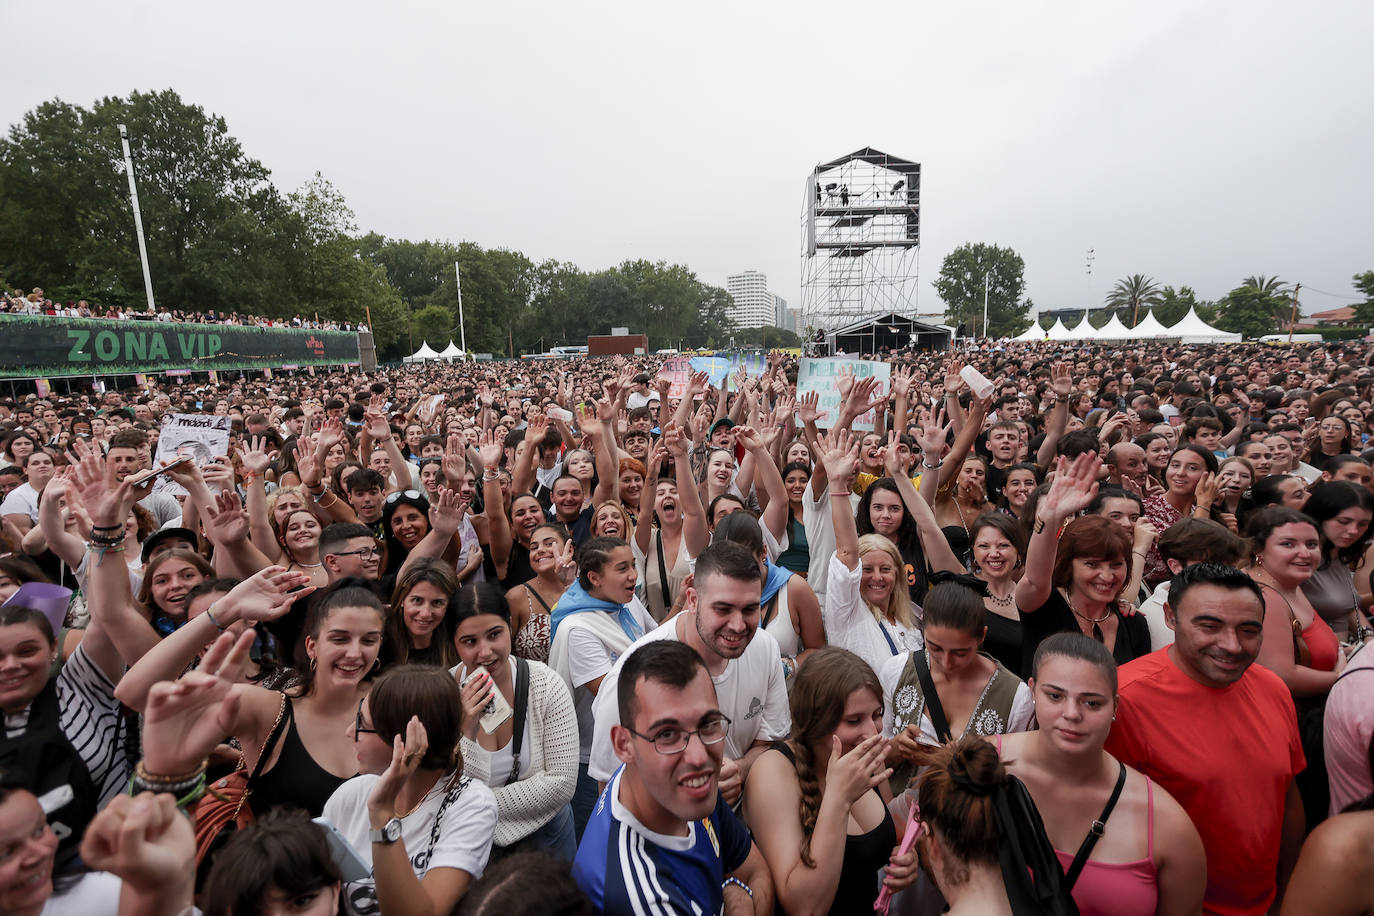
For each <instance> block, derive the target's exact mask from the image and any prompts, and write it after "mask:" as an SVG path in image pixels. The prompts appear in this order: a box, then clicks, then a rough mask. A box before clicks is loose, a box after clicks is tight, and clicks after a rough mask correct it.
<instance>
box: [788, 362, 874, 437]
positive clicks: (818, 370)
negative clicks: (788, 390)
mask: <svg viewBox="0 0 1374 916" xmlns="http://www.w3.org/2000/svg"><path fill="white" fill-rule="evenodd" d="M845 366H848V367H849V368H850V369H852V370H853V371H854V378H855V380H856V381H857V380H858V379H862V378H868V377H869V376H876V377H877V378H878V380H879V381H878V387H877V388H875V389H873V397H875V398H876V397H878V396H879V395H885V394H887V391H888V383H889V380H890V379H891V377H892V366H891V364H889V363H880V362H877V361H876V360H865V359H803V360H802V361H801V369H800V371H798V373H797V397H798V398H800V397H801V396H802V395H804V394H809V393H811V392H812V391H814V392H816V393H817V394H819V395H820V400H819V403H818V405H817V409H818V410H819V411H820V412H822V413H824V414H826V417H825V419H824V420H821V421H819V422H818V423H817V425H818V426H821V427H822V428H824V427H827V426H830V425H832V424H833V423H834V422H835V421H836V420H837V419H838V418H839V416H840V404H841V403H842V402H843V401H844V399H843V398H842V397H840V389H839V386H838V385H837V384H836V382H837V381H838V378H839V375H840V370H841V369H843V368H844V367H845ZM873 421H874V416H873V411H871V410H870V411H868V412H867V413H862V414H859V416H858V417H857V418H855V420H854V423H853V426H852V428H853V429H855V430H858V431H861V432H872V430H873Z"/></svg>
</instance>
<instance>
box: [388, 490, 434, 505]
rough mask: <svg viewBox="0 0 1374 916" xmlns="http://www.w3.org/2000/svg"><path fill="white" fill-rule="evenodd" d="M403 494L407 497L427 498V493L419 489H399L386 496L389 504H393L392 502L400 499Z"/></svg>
mask: <svg viewBox="0 0 1374 916" xmlns="http://www.w3.org/2000/svg"><path fill="white" fill-rule="evenodd" d="M402 496H404V497H406V498H408V499H424V498H425V494H423V493H421V492H420V491H419V490H397V491H396V492H395V493H392V494H390V495H388V496H387V498H386V504H387V505H388V506H389V505H391V504H392V503H394V502H395V501H396V500H398V499H400V498H401V497H402Z"/></svg>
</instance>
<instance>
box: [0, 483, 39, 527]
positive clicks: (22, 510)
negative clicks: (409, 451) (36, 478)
mask: <svg viewBox="0 0 1374 916" xmlns="http://www.w3.org/2000/svg"><path fill="white" fill-rule="evenodd" d="M0 515H27V516H28V517H29V519H30V520H31V521H32V522H33V523H34V524H35V525H37V524H38V491H37V490H35V489H34V488H33V487H32V486H31V485H30V484H28V483H21V484H20V485H19V486H17V487H15V488H14V489H13V490H10V492H9V495H8V496H6V497H5V501H4V502H0Z"/></svg>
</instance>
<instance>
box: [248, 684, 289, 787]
mask: <svg viewBox="0 0 1374 916" xmlns="http://www.w3.org/2000/svg"><path fill="white" fill-rule="evenodd" d="M290 709H291V703H290V701H288V700H287V699H286V694H285V693H283V694H282V695H281V706H280V707H278V708H277V721H275V722H273V723H272V730H271V731H269V732H268V733H267V740H266V741H264V742H263V743H262V752H261V753H259V754H258V762H257V763H255V764H253V773H252V775H251V776H249V777H248V781H249V782H250V783H251V782H252V781H253V780H255V779H257V778H258V776H259V775H261V774H262V768H263V767H264V766H266V765H267V761H268V759H270V758H271V756H272V751H273V750H274V749H275V748H276V746H277V742H278V741H279V740H281V736H282V732H284V731H286V729H285V727H284V723H285V721H286V720H288V719H294V718H295V716H293V715H290V714H289V710H290Z"/></svg>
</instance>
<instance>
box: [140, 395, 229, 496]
mask: <svg viewBox="0 0 1374 916" xmlns="http://www.w3.org/2000/svg"><path fill="white" fill-rule="evenodd" d="M232 423H233V420H232V419H231V418H229V417H215V416H210V415H209V414H202V413H174V414H168V415H166V416H164V417H163V418H162V430H161V432H160V433H159V434H158V437H157V455H156V456H154V458H153V467H159V466H161V465H162V463H163V462H170V461H171V460H172V459H174V458H179V457H181V456H182V455H190V456H191V459H192V460H193V461H195V463H196V467H198V468H203V467H205V466H206V465H207V464H209V463H210V462H211V461H213V460H214V459H216V458H221V457H226V456H228V454H229V428H230V426H231V424H232ZM153 491H154V492H155V493H167V494H169V495H171V496H181V495H183V494H184V493H185V492H186V491H185V490H184V489H182V486H181V484H179V483H176V482H175V481H173V480H172V479H171V478H170V477H168V476H167V475H166V474H163V475H162V476H160V477H158V478H157V482H156V483H154V484H153Z"/></svg>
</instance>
